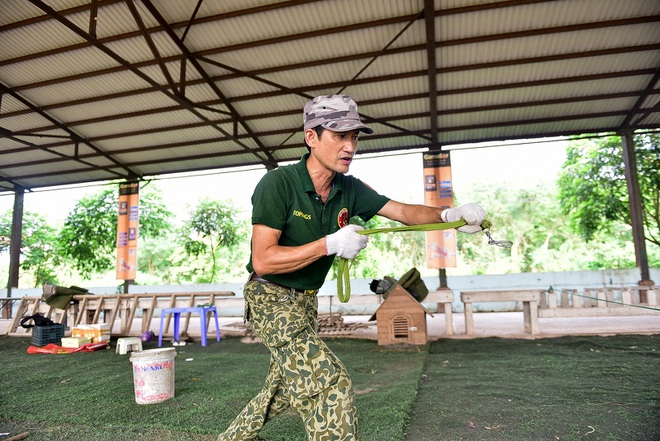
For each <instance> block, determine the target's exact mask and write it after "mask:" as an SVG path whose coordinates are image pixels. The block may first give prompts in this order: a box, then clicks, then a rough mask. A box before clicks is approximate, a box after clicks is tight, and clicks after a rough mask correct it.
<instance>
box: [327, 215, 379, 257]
mask: <svg viewBox="0 0 660 441" xmlns="http://www.w3.org/2000/svg"><path fill="white" fill-rule="evenodd" d="M358 230H364V227H361V226H359V225H354V224H349V225H346V226H345V227H344V228H340V229H339V231H336V232H334V233H332V234H328V235H327V236H325V254H326V256H330V255H332V254H336V255H337V256H338V257H344V258H346V259H352V258H354V257H355V256H356V255H357V253H359V252H360V251H361V250H362V249H364V247H366V246H367V241H368V240H369V238H368V237H367V236H365V235H364V234H358V233H357V231H358Z"/></svg>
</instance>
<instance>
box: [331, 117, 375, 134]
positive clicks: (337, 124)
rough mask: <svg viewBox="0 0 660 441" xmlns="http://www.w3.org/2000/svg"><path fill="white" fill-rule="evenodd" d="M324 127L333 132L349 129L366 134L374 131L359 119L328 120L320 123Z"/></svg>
mask: <svg viewBox="0 0 660 441" xmlns="http://www.w3.org/2000/svg"><path fill="white" fill-rule="evenodd" d="M321 127H323V128H324V129H328V130H332V131H333V132H350V131H351V130H359V131H361V132H364V133H366V134H368V135H371V134H372V133H374V130H373V129H372V128H371V127H369V126H368V125H366V124H364V123H363V122H361V121H355V120H351V121H329V122H327V123H324V124H321Z"/></svg>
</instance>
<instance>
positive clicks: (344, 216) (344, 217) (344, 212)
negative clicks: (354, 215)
mask: <svg viewBox="0 0 660 441" xmlns="http://www.w3.org/2000/svg"><path fill="white" fill-rule="evenodd" d="M337 223H338V224H339V228H344V227H345V226H346V225H348V208H342V209H341V211H340V212H339V215H338V216H337Z"/></svg>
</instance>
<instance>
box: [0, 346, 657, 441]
mask: <svg viewBox="0 0 660 441" xmlns="http://www.w3.org/2000/svg"><path fill="white" fill-rule="evenodd" d="M327 342H328V345H329V346H330V347H331V349H332V350H333V351H334V352H335V353H336V354H337V355H338V356H339V357H340V358H341V359H342V361H343V362H344V364H345V365H346V367H347V369H348V371H349V372H350V374H351V377H352V378H353V383H354V386H355V389H356V393H357V403H358V409H359V417H360V429H361V435H362V437H361V439H362V441H370V440H373V441H397V440H404V439H405V440H407V441H422V440H423V441H435V440H450V441H451V440H495V441H504V440H510V441H513V440H516V441H523V440H564V441H570V440H580V441H582V440H625V441H637V440H639V441H652V440H660V417H659V415H660V386H659V384H660V382H659V381H658V373H659V372H660V336H617V337H607V338H605V337H601V338H598V337H594V338H585V337H572V338H556V339H541V340H505V339H474V340H462V339H460V340H459V339H457V340H454V339H452V340H440V341H437V342H433V343H431V344H429V345H427V346H425V347H422V348H419V349H412V350H387V349H383V348H379V347H378V346H377V344H376V342H374V341H370V340H358V339H328V340H327ZM29 345H30V341H29V339H28V338H16V337H0V369H1V370H2V372H3V374H4V376H3V385H2V388H0V432H9V433H10V434H11V435H17V434H19V433H23V432H30V436H29V438H28V440H29V441H35V440H67V441H69V440H71V441H77V440H80V441H83V440H85V441H88V440H100V441H103V440H108V441H110V440H112V441H122V440H137V439H139V440H167V441H173V440H182V441H183V440H199V441H209V440H214V439H216V437H217V435H218V434H219V433H221V432H222V431H223V430H224V429H225V428H226V427H227V426H228V425H229V423H230V422H231V420H232V419H233V418H234V417H235V416H236V414H238V412H239V411H240V410H241V409H242V407H243V406H244V405H245V404H246V403H247V401H248V400H250V399H251V398H252V397H253V396H254V395H255V394H256V393H257V392H258V391H259V389H260V388H261V386H262V382H263V380H264V378H265V375H266V371H267V369H268V361H269V353H268V350H267V349H266V348H264V347H263V346H262V345H255V344H250V345H248V344H243V343H241V342H240V341H239V340H238V339H236V338H225V339H223V340H222V341H221V342H219V343H218V342H211V343H209V345H208V346H207V347H205V348H203V347H201V346H200V345H199V343H196V344H192V345H190V344H189V345H188V346H185V347H178V348H177V352H178V356H177V358H176V368H175V371H176V374H175V389H176V394H175V396H174V398H172V399H170V400H167V401H165V402H163V403H160V404H155V405H138V404H136V403H135V399H134V389H133V379H132V370H131V363H130V361H129V355H123V356H121V355H117V354H115V352H114V342H113V349H111V350H103V351H99V352H94V353H80V354H70V355H42V354H38V355H29V354H27V352H26V350H27V347H28V346H29ZM155 347H156V344H155V343H154V342H151V343H148V344H147V346H146V347H145V349H152V348H155ZM186 360H190V361H186ZM1 439H2V438H0V440H1ZM260 439H263V440H270V441H298V440H299V441H305V440H306V436H305V434H304V431H303V428H302V424H301V423H300V421H299V418H298V417H297V416H296V415H295V414H293V413H288V414H285V415H281V416H280V417H278V418H277V419H275V420H274V421H272V422H269V423H268V424H267V425H266V426H265V428H264V430H263V431H262V432H261V437H260Z"/></svg>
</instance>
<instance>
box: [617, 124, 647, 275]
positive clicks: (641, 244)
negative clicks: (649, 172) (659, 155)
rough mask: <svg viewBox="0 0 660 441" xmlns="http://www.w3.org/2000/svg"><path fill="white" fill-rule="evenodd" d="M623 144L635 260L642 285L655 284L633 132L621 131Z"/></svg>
mask: <svg viewBox="0 0 660 441" xmlns="http://www.w3.org/2000/svg"><path fill="white" fill-rule="evenodd" d="M621 143H622V146H623V163H624V165H625V173H626V182H627V184H628V203H629V204H630V221H631V224H632V233H633V243H634V245H635V262H636V263H637V268H638V269H639V271H640V275H641V280H640V282H639V284H640V285H653V281H651V277H650V273H649V261H648V256H647V254H646V242H645V239H644V219H643V215H642V213H643V212H642V210H643V208H642V197H641V192H640V190H639V181H638V176H637V159H636V157H635V141H634V139H633V132H632V131H630V130H626V131H623V132H621Z"/></svg>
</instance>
